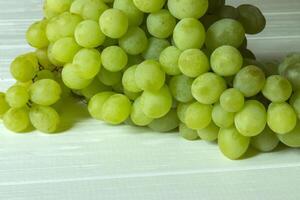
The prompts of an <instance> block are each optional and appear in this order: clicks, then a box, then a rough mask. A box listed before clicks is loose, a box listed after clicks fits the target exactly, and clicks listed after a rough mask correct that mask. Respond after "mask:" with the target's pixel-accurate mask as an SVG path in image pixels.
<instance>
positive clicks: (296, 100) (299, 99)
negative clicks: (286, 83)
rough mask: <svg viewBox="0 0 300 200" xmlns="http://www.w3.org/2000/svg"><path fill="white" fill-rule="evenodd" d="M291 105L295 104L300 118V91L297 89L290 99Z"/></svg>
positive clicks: (294, 106)
mask: <svg viewBox="0 0 300 200" xmlns="http://www.w3.org/2000/svg"><path fill="white" fill-rule="evenodd" d="M290 105H291V106H293V108H294V110H295V111H296V113H297V115H298V119H300V91H296V92H295V93H294V94H293V96H292V97H291V99H290Z"/></svg>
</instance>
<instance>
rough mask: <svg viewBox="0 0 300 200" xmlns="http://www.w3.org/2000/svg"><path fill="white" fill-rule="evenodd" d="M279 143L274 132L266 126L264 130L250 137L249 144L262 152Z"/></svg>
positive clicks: (270, 149)
mask: <svg viewBox="0 0 300 200" xmlns="http://www.w3.org/2000/svg"><path fill="white" fill-rule="evenodd" d="M278 144H279V140H278V138H277V136H276V134H275V133H274V132H273V131H272V130H271V129H270V128H269V127H268V126H266V128H265V130H264V131H263V132H262V133H260V134H259V135H257V136H255V137H253V138H252V139H251V146H253V147H254V148H255V149H257V150H259V151H262V152H269V151H272V150H274V149H275V148H276V147H277V146H278Z"/></svg>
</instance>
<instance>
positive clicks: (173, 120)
mask: <svg viewBox="0 0 300 200" xmlns="http://www.w3.org/2000/svg"><path fill="white" fill-rule="evenodd" d="M148 126H149V128H151V129H152V130H154V131H156V132H169V131H172V130H174V129H176V128H177V127H178V126H179V119H178V116H177V113H176V110H175V109H171V110H170V111H169V112H168V114H166V115H165V116H163V117H161V118H159V119H154V120H153V121H152V122H151V123H150V124H149V125H148Z"/></svg>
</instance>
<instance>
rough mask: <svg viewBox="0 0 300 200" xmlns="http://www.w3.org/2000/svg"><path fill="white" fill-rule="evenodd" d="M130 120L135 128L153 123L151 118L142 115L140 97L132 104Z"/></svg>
mask: <svg viewBox="0 0 300 200" xmlns="http://www.w3.org/2000/svg"><path fill="white" fill-rule="evenodd" d="M130 118H131V120H132V122H133V123H134V124H135V125H137V126H147V125H148V124H150V123H151V122H152V121H153V119H152V118H150V117H148V116H147V115H145V114H144V112H143V105H142V103H141V97H138V98H137V99H136V100H135V101H134V103H133V104H132V111H131V114H130Z"/></svg>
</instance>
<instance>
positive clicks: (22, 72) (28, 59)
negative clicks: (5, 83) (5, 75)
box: [10, 53, 39, 82]
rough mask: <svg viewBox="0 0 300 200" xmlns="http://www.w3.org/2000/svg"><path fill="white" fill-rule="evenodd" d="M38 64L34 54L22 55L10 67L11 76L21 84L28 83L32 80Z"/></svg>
mask: <svg viewBox="0 0 300 200" xmlns="http://www.w3.org/2000/svg"><path fill="white" fill-rule="evenodd" d="M38 69H39V64H38V60H37V58H36V56H35V55H34V54H31V53H29V54H23V55H20V56H18V57H16V58H15V59H14V61H13V62H12V63H11V65H10V72H11V75H12V76H13V77H14V78H15V79H16V80H17V81H21V82H28V81H30V80H32V79H33V78H34V76H35V75H36V73H37V71H38Z"/></svg>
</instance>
